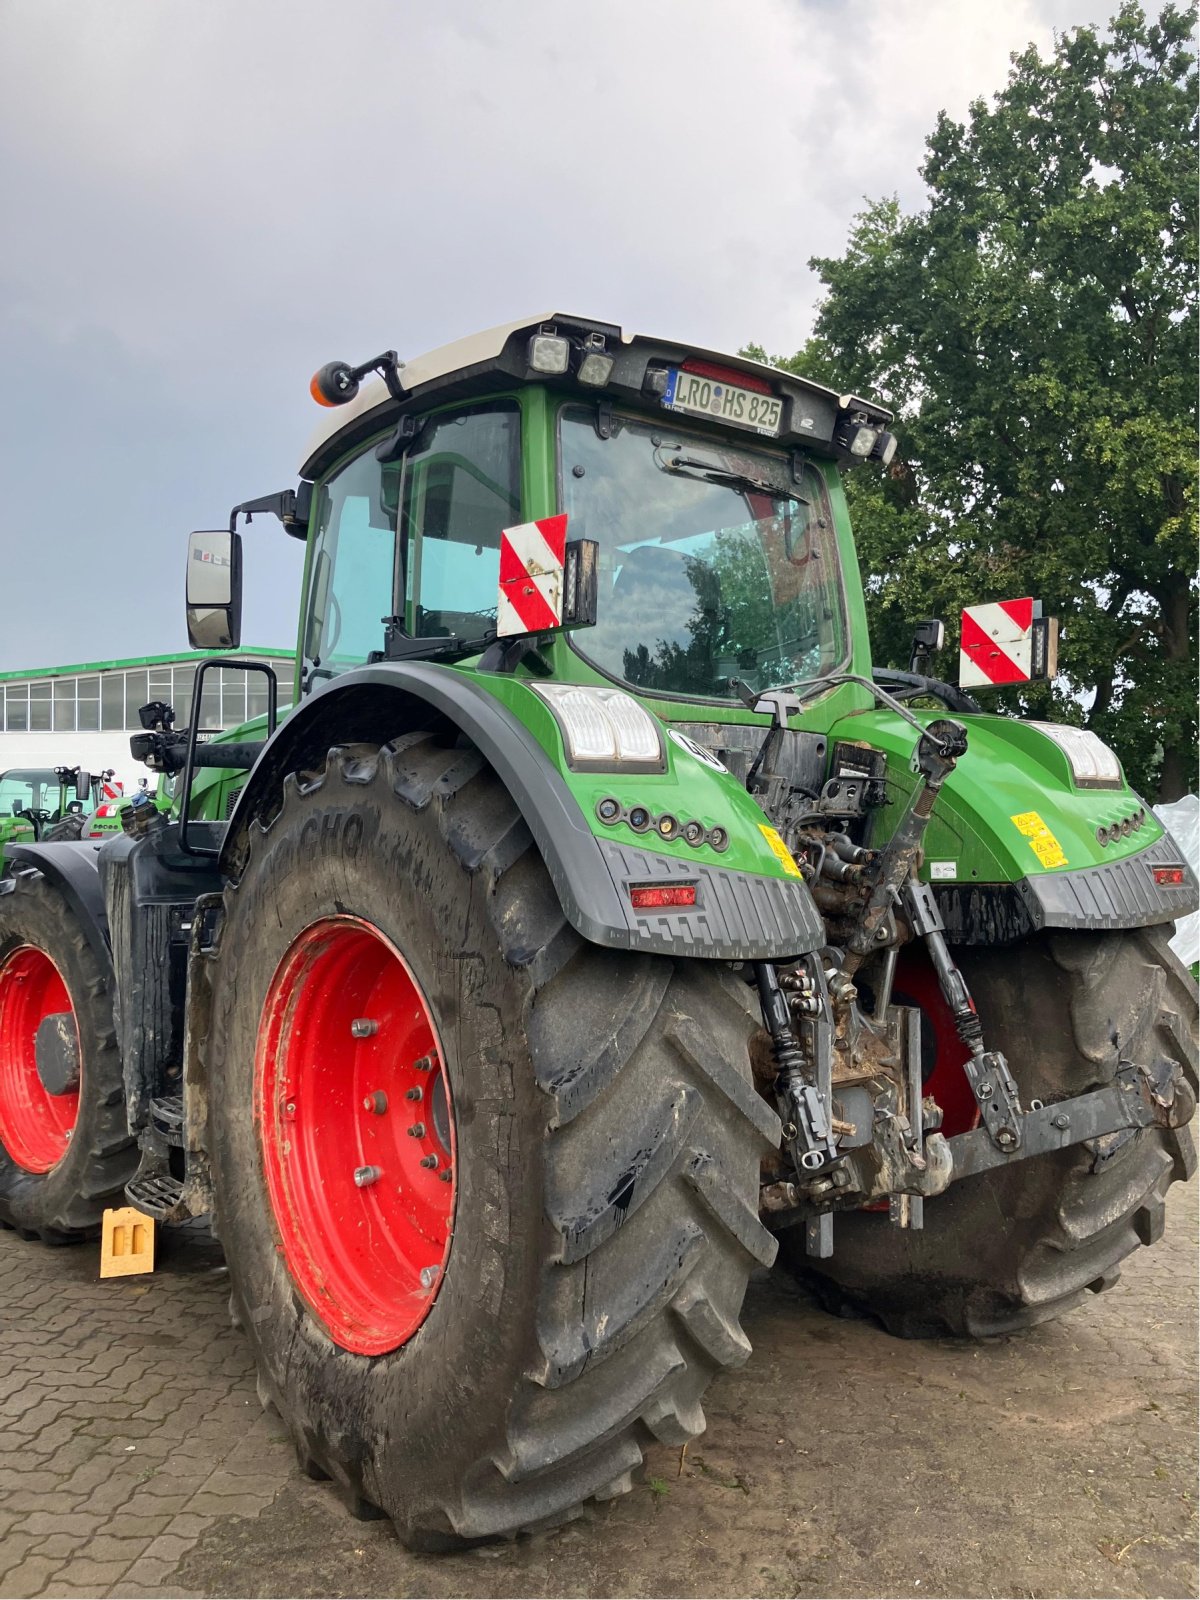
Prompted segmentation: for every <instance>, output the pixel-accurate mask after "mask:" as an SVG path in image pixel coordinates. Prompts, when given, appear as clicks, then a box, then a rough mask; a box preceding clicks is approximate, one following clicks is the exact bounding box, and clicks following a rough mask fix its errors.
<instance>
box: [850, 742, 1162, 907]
mask: <svg viewBox="0 0 1200 1600" xmlns="http://www.w3.org/2000/svg"><path fill="white" fill-rule="evenodd" d="M941 714H942V715H944V713H941ZM915 715H916V716H917V717H918V720H920V721H921V722H923V723H929V722H932V721H934V720H935V719H936V717H937V715H938V713H934V712H917V713H915ZM962 722H963V724H964V726H965V727H966V730H967V740H968V744H967V753H966V754H965V755H964V756H963V757H962V758H961V759H960V760H959V762H958V765H957V766H956V767H955V769H954V771H953V773H952V774H951V775H950V777H949V778H948V779H947V780H946V783H945V786H944V787H943V789H942V792H941V795H940V797H939V799H938V803H937V807H936V809H935V811H934V813H933V818H932V820H931V821H930V824H929V829H928V831H927V833H926V835H925V844H924V854H925V864H924V866H923V868H922V873H921V876H922V877H923V878H925V879H926V880H928V879H929V878H930V876H931V870H932V865H931V864H932V863H933V862H939V863H941V864H942V870H941V871H940V872H939V873H938V875H937V876H938V879H939V881H943V882H968V883H1016V882H1018V881H1019V880H1020V879H1022V878H1028V877H1034V876H1038V875H1040V874H1042V873H1045V872H1073V871H1076V870H1078V868H1080V867H1097V866H1105V865H1107V864H1109V863H1110V862H1113V861H1119V860H1121V859H1123V858H1124V857H1126V856H1131V855H1136V854H1137V853H1138V851H1140V850H1144V849H1145V848H1146V846H1147V845H1150V844H1153V843H1155V842H1156V841H1157V840H1158V839H1161V838H1162V835H1163V832H1164V829H1163V827H1162V825H1161V824H1160V823H1159V821H1158V820H1157V818H1156V817H1155V816H1154V814H1153V812H1151V811H1150V809H1149V808H1148V807H1145V804H1144V802H1143V801H1142V800H1141V799H1139V797H1138V796H1137V795H1136V794H1135V793H1134V792H1133V790H1132V789H1130V788H1128V787H1127V786H1122V788H1120V789H1080V788H1077V787H1076V785H1075V783H1074V782H1073V780H1072V777H1071V768H1070V764H1069V763H1068V761H1067V758H1066V756H1065V755H1064V754H1063V752H1062V751H1061V750H1060V749H1059V747H1058V746H1057V745H1056V744H1055V743H1054V741H1053V740H1052V739H1048V738H1047V737H1046V735H1045V734H1044V733H1041V732H1040V731H1039V730H1038V729H1037V728H1035V727H1033V726H1032V725H1031V724H1029V723H1027V722H1018V721H1016V720H1014V719H1012V718H1009V717H995V716H986V715H985V716H968V717H964V718H962ZM831 733H832V736H833V737H834V738H838V739H849V740H858V741H860V742H862V743H865V744H869V745H873V746H874V747H875V748H876V749H878V750H883V751H885V752H886V754H887V757H888V772H887V778H888V797H889V801H890V804H889V805H888V806H887V807H886V808H885V809H884V810H883V811H882V812H881V813H879V814H878V816H877V819H876V824H875V833H874V836H873V840H872V842H873V843H875V844H880V843H882V842H883V841H884V840H885V839H887V838H888V836H889V835H890V834H891V832H892V829H893V827H894V826H895V823H896V822H897V821H898V820H899V818H900V816H901V814H902V812H903V809H904V806H905V804H906V802H907V801H908V798H909V796H910V795H911V794H912V792H913V789H914V787H915V785H916V781H917V780H916V778H915V776H914V774H913V772H912V770H911V767H910V761H911V758H912V752H913V748H914V745H915V742H916V733H915V730H914V729H912V728H911V727H910V726H909V725H908V724H907V723H905V722H902V721H901V720H900V718H899V717H897V716H896V715H895V714H894V713H893V712H889V711H868V712H864V713H860V714H858V715H855V716H850V717H843V718H842V719H841V721H840V722H838V723H836V724H835V725H834V726H833V728H832V729H831ZM1143 808H1144V809H1145V813H1146V820H1145V822H1144V823H1143V825H1142V826H1141V828H1139V829H1136V830H1135V831H1133V832H1131V833H1130V834H1129V835H1128V836H1127V837H1125V838H1122V839H1118V840H1116V841H1115V842H1114V843H1112V844H1110V845H1101V843H1100V841H1099V840H1098V839H1097V837H1096V830H1097V828H1099V827H1101V826H1106V827H1107V826H1111V825H1112V824H1113V823H1114V822H1119V821H1121V820H1122V819H1124V818H1125V817H1128V816H1130V815H1132V814H1134V813H1136V812H1138V811H1140V810H1142V809H1143ZM1030 812H1035V813H1036V814H1037V816H1038V817H1039V818H1040V819H1041V821H1042V822H1043V823H1044V824H1045V826H1046V828H1047V829H1048V830H1049V832H1050V834H1051V835H1052V836H1053V841H1054V842H1055V843H1056V844H1057V845H1058V846H1059V850H1060V852H1061V855H1062V856H1063V857H1064V858H1065V859H1064V860H1063V861H1062V862H1061V863H1060V864H1059V865H1057V866H1046V865H1043V863H1042V860H1041V859H1039V856H1038V854H1037V853H1036V852H1035V850H1034V848H1033V845H1032V843H1031V839H1030V836H1029V834H1028V833H1027V832H1022V830H1021V828H1019V827H1018V826H1017V824H1016V822H1015V821H1014V820H1013V819H1014V817H1018V816H1019V817H1026V816H1027V815H1028V813H1030ZM1055 853H1057V852H1055ZM948 863H953V864H954V865H955V868H956V870H955V871H954V872H953V873H951V872H950V871H949V870H948V866H947V864H948Z"/></svg>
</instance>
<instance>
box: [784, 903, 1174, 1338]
mask: <svg viewBox="0 0 1200 1600" xmlns="http://www.w3.org/2000/svg"><path fill="white" fill-rule="evenodd" d="M1171 932H1172V929H1171V927H1170V926H1165V927H1159V928H1147V929H1142V930H1139V931H1136V932H1130V933H1100V934H1090V933H1052V934H1043V935H1041V936H1040V937H1038V938H1036V939H1030V940H1028V941H1027V942H1025V943H1023V944H1021V945H1018V946H1015V947H1014V948H1012V949H1009V950H996V951H990V952H984V951H966V950H964V951H960V952H959V953H958V959H959V961H960V962H961V965H962V968H963V971H964V973H965V975H966V978H967V982H968V984H969V985H970V988H971V992H972V994H973V996H974V997H975V1001H976V1004H977V1006H978V1009H979V1014H980V1016H981V1017H983V1019H984V1026H985V1032H986V1036H987V1039H988V1041H989V1045H990V1046H991V1047H992V1048H995V1049H1000V1050H1002V1051H1003V1052H1004V1053H1005V1054H1006V1055H1007V1057H1008V1061H1009V1065H1010V1066H1011V1067H1012V1069H1013V1073H1014V1076H1015V1077H1016V1078H1017V1081H1018V1084H1019V1086H1020V1089H1021V1094H1022V1099H1023V1102H1024V1104H1025V1105H1026V1107H1028V1104H1029V1101H1030V1099H1031V1098H1033V1097H1035V1096H1036V1097H1038V1098H1040V1099H1042V1100H1044V1101H1045V1102H1046V1104H1050V1103H1052V1102H1053V1101H1056V1100H1063V1099H1067V1098H1069V1097H1071V1096H1074V1095H1079V1094H1083V1093H1086V1092H1087V1091H1088V1090H1089V1089H1094V1088H1098V1087H1101V1086H1102V1085H1104V1084H1106V1083H1109V1082H1111V1081H1112V1078H1113V1075H1114V1073H1115V1071H1116V1065H1117V1057H1118V1054H1120V1056H1121V1057H1123V1058H1125V1059H1127V1060H1131V1061H1136V1062H1143V1063H1150V1062H1152V1061H1154V1060H1156V1059H1159V1058H1161V1057H1163V1056H1166V1057H1168V1058H1170V1059H1171V1060H1174V1061H1178V1062H1179V1063H1180V1065H1181V1066H1182V1067H1183V1069H1184V1075H1185V1078H1186V1080H1187V1087H1186V1088H1185V1089H1184V1090H1183V1093H1185V1094H1186V1095H1188V1096H1189V1097H1190V1103H1191V1104H1192V1105H1193V1106H1194V1104H1195V1087H1196V986H1195V984H1194V982H1193V981H1192V979H1191V977H1190V975H1189V974H1188V972H1187V971H1186V969H1185V968H1184V967H1183V966H1182V964H1181V963H1180V962H1179V960H1178V959H1177V958H1176V957H1175V955H1174V954H1173V953H1172V952H1171V950H1170V949H1169V948H1168V944H1167V941H1168V939H1169V937H1170V935H1171ZM1194 1168H1195V1148H1194V1145H1193V1143H1192V1136H1191V1131H1190V1130H1189V1129H1188V1128H1186V1127H1185V1128H1180V1129H1178V1130H1160V1129H1157V1128H1144V1129H1142V1130H1141V1131H1140V1132H1138V1133H1136V1134H1134V1135H1132V1136H1131V1137H1127V1138H1126V1137H1124V1136H1122V1135H1117V1136H1115V1137H1114V1138H1113V1139H1112V1141H1111V1143H1110V1144H1109V1145H1108V1147H1107V1149H1106V1150H1101V1151H1093V1150H1092V1149H1090V1148H1089V1147H1088V1146H1087V1145H1075V1146H1072V1147H1071V1148H1069V1149H1067V1150H1062V1151H1058V1152H1056V1153H1054V1154H1052V1155H1045V1156H1037V1157H1034V1158H1032V1159H1031V1160H1028V1161H1022V1162H1018V1163H1016V1164H1014V1165H1013V1166H1011V1167H1008V1168H999V1169H995V1170H993V1171H991V1172H987V1173H981V1174H979V1175H978V1176H976V1177H973V1178H965V1179H963V1181H962V1182H961V1183H953V1184H951V1186H950V1188H949V1189H948V1190H947V1191H946V1192H945V1193H944V1194H942V1195H939V1196H938V1197H937V1198H936V1199H933V1200H927V1201H926V1202H925V1227H924V1229H923V1230H921V1231H919V1232H909V1231H907V1230H902V1229H899V1228H894V1227H892V1226H891V1225H890V1223H889V1222H888V1219H887V1216H886V1214H884V1215H880V1214H878V1213H867V1212H851V1213H847V1214H845V1215H842V1216H839V1217H838V1218H837V1219H836V1221H835V1223H834V1253H833V1256H832V1257H831V1258H830V1260H829V1261H822V1262H821V1263H819V1266H818V1263H816V1262H814V1261H811V1260H809V1259H807V1258H806V1257H805V1256H804V1254H803V1243H802V1240H801V1239H799V1238H798V1237H796V1236H794V1235H788V1234H783V1235H781V1237H780V1261H781V1264H783V1265H786V1266H787V1267H788V1268H790V1270H792V1271H793V1272H795V1273H796V1274H797V1275H798V1276H800V1277H801V1278H802V1279H804V1280H806V1281H807V1282H808V1283H809V1284H810V1285H811V1286H812V1287H813V1288H814V1289H815V1290H816V1292H817V1294H818V1296H819V1298H821V1299H822V1300H823V1301H824V1303H825V1304H826V1305H827V1306H828V1307H829V1308H830V1309H831V1310H835V1311H839V1310H854V1309H857V1310H862V1311H866V1312H869V1313H871V1314H873V1315H874V1316H876V1317H878V1318H879V1319H880V1320H881V1321H882V1322H883V1324H884V1326H885V1327H886V1328H887V1329H888V1330H889V1331H890V1332H892V1333H895V1334H899V1335H901V1336H903V1337H905V1338H923V1337H932V1336H935V1335H939V1334H957V1335H964V1334H965V1335H970V1336H974V1337H982V1336H986V1335H989V1334H1000V1333H1009V1332H1012V1331H1013V1330H1015V1329H1019V1328H1025V1327H1031V1326H1033V1325H1034V1324H1035V1323H1039V1322H1045V1321H1048V1320H1049V1319H1051V1318H1053V1317H1058V1316H1061V1315H1062V1313H1063V1312H1065V1311H1068V1310H1069V1309H1070V1308H1071V1307H1072V1306H1075V1305H1077V1304H1078V1303H1079V1302H1080V1300H1081V1299H1082V1298H1083V1296H1084V1294H1085V1293H1086V1291H1088V1290H1091V1291H1093V1292H1094V1293H1098V1292H1099V1291H1101V1290H1103V1289H1107V1288H1109V1287H1111V1285H1112V1284H1114V1283H1115V1282H1116V1281H1117V1278H1118V1276H1119V1272H1120V1262H1121V1261H1122V1260H1123V1259H1124V1258H1125V1257H1126V1256H1127V1255H1129V1254H1130V1253H1131V1252H1132V1251H1134V1250H1136V1249H1137V1248H1138V1247H1139V1246H1140V1245H1150V1244H1153V1243H1154V1242H1155V1240H1157V1239H1158V1238H1159V1236H1160V1235H1161V1233H1162V1228H1163V1212H1164V1198H1165V1195H1166V1191H1167V1189H1168V1187H1169V1186H1170V1185H1171V1184H1172V1183H1173V1182H1175V1181H1176V1179H1181V1178H1186V1177H1188V1176H1190V1175H1191V1173H1192V1171H1193V1170H1194Z"/></svg>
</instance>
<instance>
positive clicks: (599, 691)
mask: <svg viewBox="0 0 1200 1600" xmlns="http://www.w3.org/2000/svg"><path fill="white" fill-rule="evenodd" d="M530 688H531V689H532V690H533V691H534V693H535V694H537V695H540V696H541V698H542V699H543V700H544V701H545V702H546V704H547V705H548V706H549V708H550V710H551V712H552V713H553V716H554V720H555V721H556V722H557V723H558V727H559V731H560V733H561V734H562V736H563V744H564V745H565V746H566V751H567V761H568V762H569V764H570V766H571V767H572V768H573V769H574V770H575V771H579V772H665V771H666V769H667V757H666V751H665V749H664V747H663V742H662V735H661V734H660V732H659V728H658V723H657V722H655V720H654V718H653V717H652V716H651V715H650V713H649V712H648V711H645V710H643V708H642V707H641V706H640V705H638V703H637V701H636V700H634V699H633V698H632V697H631V696H630V695H627V694H622V692H621V691H620V690H619V689H603V688H599V687H592V686H590V685H589V686H584V685H581V684H574V683H533V684H530ZM631 823H632V818H631Z"/></svg>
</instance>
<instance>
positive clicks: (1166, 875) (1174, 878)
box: [1154, 867, 1184, 889]
mask: <svg viewBox="0 0 1200 1600" xmlns="http://www.w3.org/2000/svg"><path fill="white" fill-rule="evenodd" d="M1154 881H1155V883H1157V884H1158V886H1159V888H1160V889H1179V888H1182V887H1183V883H1184V875H1183V868H1182V867H1155V868H1154Z"/></svg>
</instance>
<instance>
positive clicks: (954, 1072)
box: [892, 946, 979, 1139]
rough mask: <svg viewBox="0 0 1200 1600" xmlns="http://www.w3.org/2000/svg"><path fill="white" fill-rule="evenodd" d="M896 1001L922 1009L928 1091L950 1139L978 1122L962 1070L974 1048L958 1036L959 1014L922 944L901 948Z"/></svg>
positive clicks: (969, 1086)
mask: <svg viewBox="0 0 1200 1600" xmlns="http://www.w3.org/2000/svg"><path fill="white" fill-rule="evenodd" d="M892 1000H893V1001H894V1003H895V1004H896V1005H901V1006H904V1005H907V1006H916V1008H917V1009H918V1010H919V1011H920V1013H921V1042H922V1054H923V1057H924V1061H923V1066H924V1069H925V1093H926V1094H929V1095H932V1096H933V1098H934V1099H935V1100H936V1101H937V1103H938V1105H940V1106H941V1108H942V1112H943V1120H942V1130H941V1131H942V1132H943V1133H944V1134H945V1135H946V1137H947V1138H948V1139H949V1138H952V1137H953V1136H954V1135H955V1134H956V1133H966V1132H967V1131H968V1129H970V1128H974V1127H975V1126H976V1125H977V1124H978V1122H979V1106H978V1104H977V1103H976V1100H975V1096H974V1094H973V1093H972V1092H971V1085H970V1084H969V1083H968V1082H967V1075H966V1073H965V1072H964V1071H963V1063H964V1062H965V1061H966V1059H967V1057H968V1056H969V1055H970V1053H971V1052H970V1051H969V1050H968V1049H967V1047H966V1045H965V1044H964V1043H963V1042H962V1040H961V1039H960V1038H959V1036H958V1030H957V1029H956V1028H955V1026H954V1016H953V1014H952V1012H951V1010H950V1007H949V1006H948V1005H947V1004H946V997H945V995H943V993H942V988H941V985H940V984H939V983H938V978H937V973H936V972H935V971H934V969H933V963H932V961H930V959H929V956H928V954H927V953H926V951H925V949H924V947H923V946H922V947H921V948H920V949H916V948H914V947H912V946H909V947H908V948H907V949H905V950H902V951H901V952H900V959H899V960H898V961H897V963H896V976H895V980H894V982H893V985H892ZM931 1047H932V1048H931ZM931 1063H932V1070H930V1065H931Z"/></svg>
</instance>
